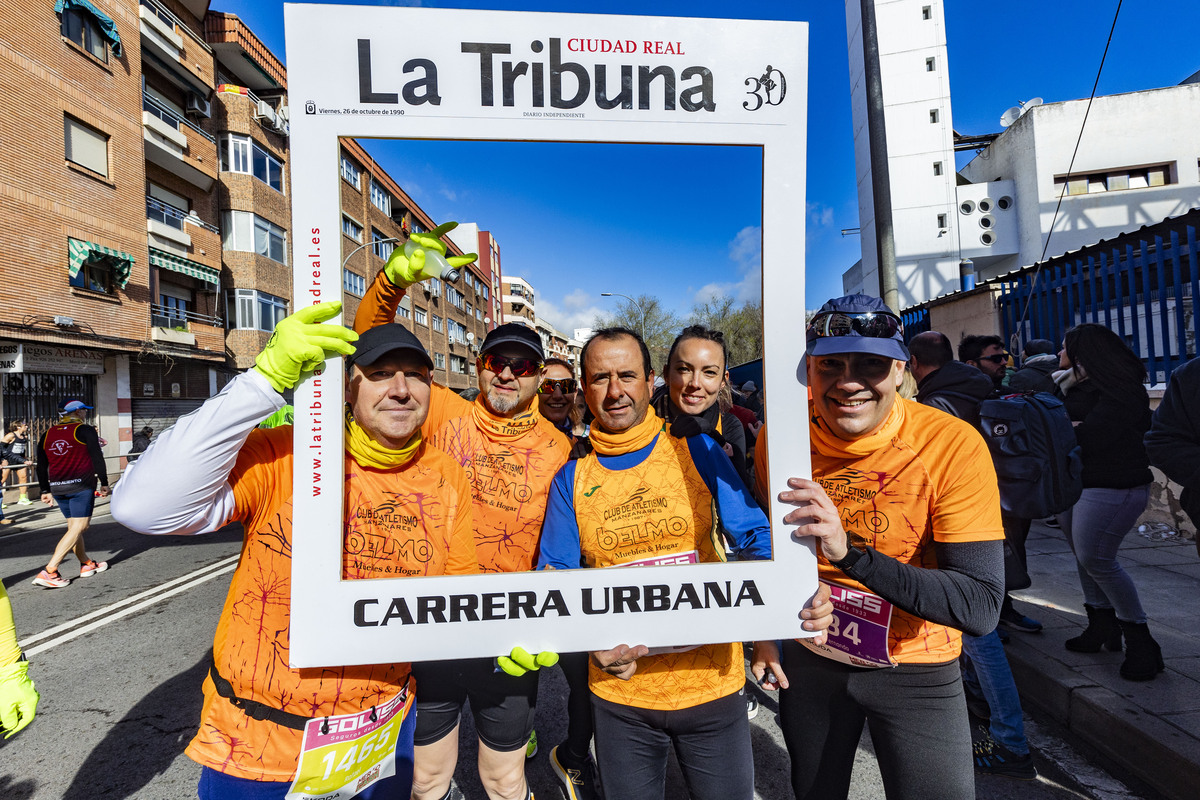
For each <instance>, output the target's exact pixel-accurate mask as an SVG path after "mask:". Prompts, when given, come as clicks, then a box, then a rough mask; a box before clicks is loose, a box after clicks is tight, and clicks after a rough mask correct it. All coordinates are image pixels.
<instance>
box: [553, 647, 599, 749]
mask: <svg viewBox="0 0 1200 800" xmlns="http://www.w3.org/2000/svg"><path fill="white" fill-rule="evenodd" d="M588 658H589V656H588V654H587V653H563V654H562V655H560V656H559V657H558V665H559V666H560V667H562V671H563V676H564V677H565V678H566V679H567V688H568V689H569V691H568V693H567V741H566V743H565V744H564V747H565V749H566V752H567V754H568V756H569V757H570V759H571V760H572V761H574V762H579V761H582V760H583V759H585V758H587V756H588V753H590V752H591V750H592V690H591V689H589V688H588Z"/></svg>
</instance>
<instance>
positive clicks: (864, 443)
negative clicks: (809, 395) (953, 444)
mask: <svg viewBox="0 0 1200 800" xmlns="http://www.w3.org/2000/svg"><path fill="white" fill-rule="evenodd" d="M905 402H906V401H905V400H904V399H903V398H902V397H900V396H899V395H897V396H896V397H895V398H894V399H893V400H892V410H891V411H890V412H888V415H887V418H886V419H884V421H883V424H882V425H880V426H879V427H878V428H876V429H875V430H873V431H871V432H870V433H868V434H867V435H866V436H862V437H859V438H858V439H853V440H851V441H847V440H845V439H839V438H838V437H837V436H835V435H834V434H833V432H832V431H830V429H829V426H827V425H826V424H825V421H824V420H822V419H821V417H820V415H819V414H817V413H816V412H815V411H814V412H812V419H811V420H810V424H809V426H808V432H809V436H810V437H812V446H813V449H815V450H816V451H817V452H818V453H820V454H821V455H823V456H835V457H841V458H857V457H859V456H865V455H868V454H870V453H874V452H876V451H878V450H880V449H882V448H883V447H885V446H886V445H887V443H888V442H890V441H891V440H892V439H893V438H895V436H896V434H897V433H899V431H900V424H901V423H902V422H904V403H905Z"/></svg>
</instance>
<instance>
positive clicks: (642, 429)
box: [588, 408, 664, 456]
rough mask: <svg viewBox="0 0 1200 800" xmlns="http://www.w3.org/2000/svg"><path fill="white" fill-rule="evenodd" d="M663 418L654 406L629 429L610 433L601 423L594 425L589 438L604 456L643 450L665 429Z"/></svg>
mask: <svg viewBox="0 0 1200 800" xmlns="http://www.w3.org/2000/svg"><path fill="white" fill-rule="evenodd" d="M663 427H664V426H663V420H662V417H660V416H659V415H658V414H656V413H655V411H654V409H653V408H647V409H646V418H645V419H644V420H642V421H641V422H639V423H638V424H637V425H634V426H633V427H632V428H630V429H628V430H624V431H621V432H620V433H609V432H608V431H606V430H604V429H603V428H601V427H600V425H599V424H596V425H593V426H592V431H591V433H590V434H589V436H588V438H589V439H590V440H591V442H592V447H593V448H594V449H595V451H596V452H597V453H599V454H600V455H602V456H620V455H624V454H625V453H632V452H633V451H635V450H641V449H642V448H643V447H645V446H646V445H648V444H650V443H651V442H653V441H654V437H655V436H658V434H660V433H662V431H663Z"/></svg>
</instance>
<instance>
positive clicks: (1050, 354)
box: [1008, 339, 1058, 394]
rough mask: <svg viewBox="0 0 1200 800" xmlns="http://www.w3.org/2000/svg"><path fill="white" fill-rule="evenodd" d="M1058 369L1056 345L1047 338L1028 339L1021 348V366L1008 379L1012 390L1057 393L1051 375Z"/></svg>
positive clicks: (1056, 386) (1056, 385)
mask: <svg viewBox="0 0 1200 800" xmlns="http://www.w3.org/2000/svg"><path fill="white" fill-rule="evenodd" d="M1057 369H1058V347H1057V346H1055V344H1054V342H1052V341H1050V340H1049V339H1030V340H1029V341H1028V342H1026V343H1025V347H1024V348H1023V349H1022V350H1021V368H1020V369H1019V370H1017V371H1016V372H1014V373H1013V375H1012V377H1011V378H1009V379H1008V388H1009V389H1011V390H1012V391H1014V392H1049V393H1050V394H1057V393H1058V384H1056V383H1055V382H1054V378H1053V377H1051V376H1052V375H1053V373H1054V372H1055V370H1057Z"/></svg>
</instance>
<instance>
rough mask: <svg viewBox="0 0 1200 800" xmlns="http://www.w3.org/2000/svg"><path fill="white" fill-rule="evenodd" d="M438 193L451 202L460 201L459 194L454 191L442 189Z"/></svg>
mask: <svg viewBox="0 0 1200 800" xmlns="http://www.w3.org/2000/svg"><path fill="white" fill-rule="evenodd" d="M438 193H439V194H441V196H442V197H444V198H446V199H447V200H449V201H450V202H454V201H455V200H457V199H458V192H456V191H454V190H453V189H440V190H439V192H438Z"/></svg>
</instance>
